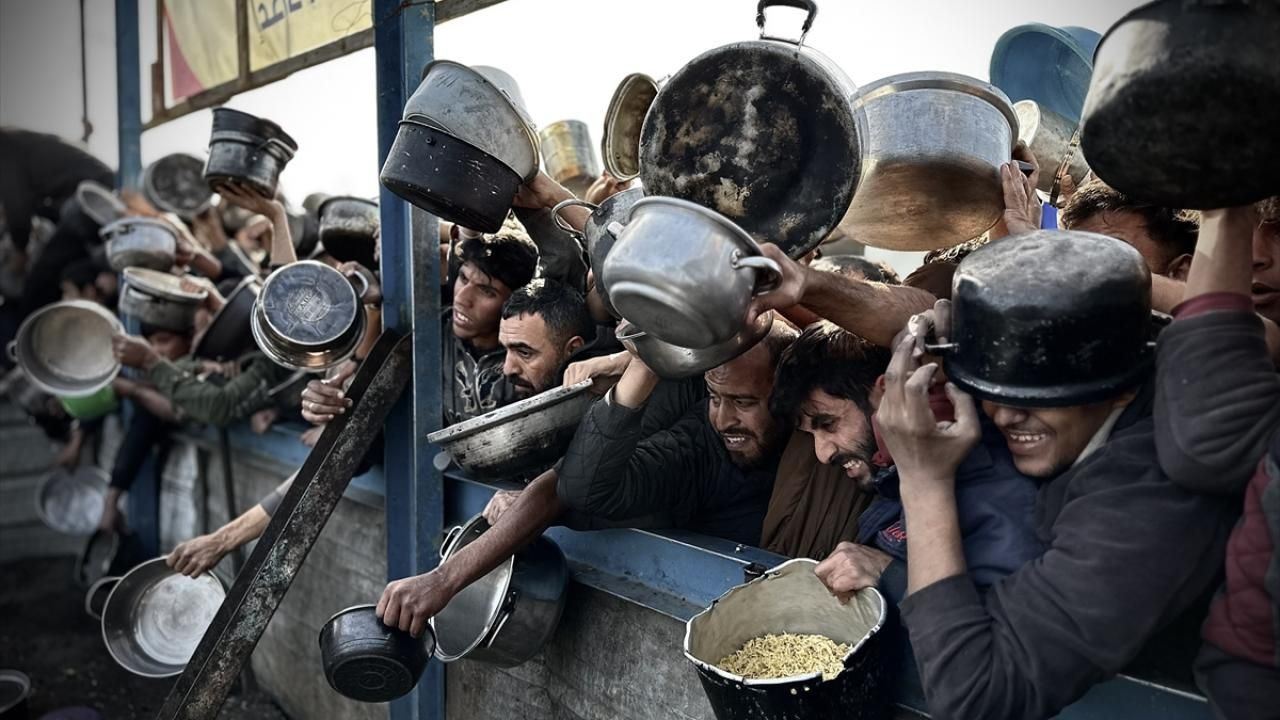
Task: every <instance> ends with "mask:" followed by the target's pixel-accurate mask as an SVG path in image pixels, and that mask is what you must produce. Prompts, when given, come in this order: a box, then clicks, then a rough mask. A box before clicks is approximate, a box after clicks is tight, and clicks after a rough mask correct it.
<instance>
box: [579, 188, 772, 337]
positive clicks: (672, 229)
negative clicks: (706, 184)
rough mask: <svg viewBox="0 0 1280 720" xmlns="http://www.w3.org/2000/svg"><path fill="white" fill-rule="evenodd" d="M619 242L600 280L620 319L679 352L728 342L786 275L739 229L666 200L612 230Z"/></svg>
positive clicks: (644, 206) (653, 200)
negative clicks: (760, 297) (755, 303)
mask: <svg viewBox="0 0 1280 720" xmlns="http://www.w3.org/2000/svg"><path fill="white" fill-rule="evenodd" d="M609 232H610V233H611V234H613V235H614V236H615V237H616V238H617V242H616V243H615V244H614V246H613V249H612V250H610V252H609V257H608V258H607V259H606V260H605V261H604V266H603V267H602V268H601V269H600V272H601V274H602V276H603V278H604V281H605V284H606V285H607V286H608V287H609V298H610V299H611V300H612V301H613V305H614V307H616V308H617V309H618V312H620V313H622V316H623V317H625V318H626V319H628V320H630V321H631V322H633V323H635V325H636V326H637V327H639V328H640V329H641V330H644V331H645V332H647V333H649V334H651V335H654V336H656V337H657V338H658V339H660V340H665V341H666V342H669V343H672V344H673V345H679V346H680V347H685V348H692V349H695V350H697V349H701V348H708V347H711V346H712V345H717V344H719V343H723V342H727V341H728V340H730V339H731V338H733V337H734V336H735V335H737V334H738V333H739V332H740V331H741V330H742V328H743V325H744V324H745V323H746V316H747V306H748V305H749V304H750V303H751V298H752V296H753V295H754V294H756V293H759V292H763V291H765V290H767V289H768V288H769V287H771V286H772V284H773V283H775V282H776V281H777V279H778V277H779V276H780V273H781V270H780V269H779V268H778V264H777V263H775V262H774V261H772V260H770V259H768V258H766V257H762V256H760V248H759V246H757V245H756V243H755V241H754V240H752V239H751V236H750V235H748V234H747V233H746V232H745V231H743V229H742V228H740V227H738V226H737V225H735V224H734V223H733V222H732V221H730V220H729V219H728V218H726V217H724V216H723V215H720V214H719V213H717V212H715V211H713V210H708V209H707V208H704V207H702V206H701V205H697V204H695V203H691V202H688V201H686V200H678V199H675V198H667V197H647V198H644V199H643V200H640V201H638V202H637V203H636V204H635V206H634V207H632V209H631V218H630V221H629V222H628V223H627V224H626V225H625V226H623V225H622V223H617V222H614V223H610V225H609Z"/></svg>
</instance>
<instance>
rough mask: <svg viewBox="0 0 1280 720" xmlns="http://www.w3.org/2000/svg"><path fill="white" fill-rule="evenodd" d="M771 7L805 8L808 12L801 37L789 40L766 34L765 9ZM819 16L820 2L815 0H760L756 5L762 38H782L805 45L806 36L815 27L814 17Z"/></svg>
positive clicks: (757, 25) (801, 28)
mask: <svg viewBox="0 0 1280 720" xmlns="http://www.w3.org/2000/svg"><path fill="white" fill-rule="evenodd" d="M771 7H793V8H796V9H798V10H804V11H806V12H807V13H809V14H808V16H807V17H805V19H804V25H801V26H800V39H799V40H789V39H787V38H782V37H776V36H773V35H766V34H765V32H764V11H765V8H771ZM817 16H818V4H817V3H815V2H813V0H760V2H759V4H757V5H756V27H758V28H760V39H761V40H782V41H783V42H789V43H792V44H795V45H804V38H805V36H806V35H808V34H809V30H810V29H811V28H812V27H813V19H814V18H816V17H817Z"/></svg>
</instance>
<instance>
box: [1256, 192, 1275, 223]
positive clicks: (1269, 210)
mask: <svg viewBox="0 0 1280 720" xmlns="http://www.w3.org/2000/svg"><path fill="white" fill-rule="evenodd" d="M1254 207H1255V208H1256V209H1257V211H1258V221H1259V222H1277V221H1280V195H1275V196H1272V197H1269V198H1267V199H1266V200H1259V201H1258V203H1257V205H1255V206H1254Z"/></svg>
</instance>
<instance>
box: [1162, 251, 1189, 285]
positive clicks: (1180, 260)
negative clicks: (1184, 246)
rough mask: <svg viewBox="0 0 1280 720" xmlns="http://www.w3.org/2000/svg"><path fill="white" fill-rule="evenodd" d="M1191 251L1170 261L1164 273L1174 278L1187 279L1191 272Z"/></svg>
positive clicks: (1184, 280) (1183, 280)
mask: <svg viewBox="0 0 1280 720" xmlns="http://www.w3.org/2000/svg"><path fill="white" fill-rule="evenodd" d="M1191 258H1192V256H1191V253H1182V254H1181V255H1179V256H1178V257H1176V258H1174V259H1173V260H1170V261H1169V264H1168V265H1166V266H1165V269H1164V274H1165V275H1168V276H1169V277H1171V278H1173V279H1174V280H1181V281H1182V282H1186V281H1187V275H1188V274H1189V273H1190V272H1191Z"/></svg>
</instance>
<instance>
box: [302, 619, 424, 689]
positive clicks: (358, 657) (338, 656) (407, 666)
mask: <svg viewBox="0 0 1280 720" xmlns="http://www.w3.org/2000/svg"><path fill="white" fill-rule="evenodd" d="M376 610H377V606H376V605H356V606H355V607H349V608H347V609H346V610H342V611H340V612H337V613H334V615H333V617H331V618H329V620H328V621H327V622H325V624H324V627H322V628H320V657H321V659H322V660H323V662H324V677H325V679H326V680H328V681H329V687H331V688H333V689H334V690H336V691H338V694H340V695H343V696H345V697H349V698H351V699H352V700H359V701H360V702H368V703H382V702H390V701H392V700H395V699H396V698H398V697H401V696H403V695H406V694H407V693H408V692H409V691H410V690H412V689H413V686H414V685H416V684H417V683H418V678H419V677H420V676H421V675H422V671H423V670H424V669H426V667H427V662H428V661H429V660H431V655H432V653H434V652H435V649H436V640H435V633H434V632H433V631H432V629H431V628H430V627H428V628H426V629H425V630H424V631H423V634H422V637H420V638H418V639H414V637H413V636H412V635H410V634H409V633H407V632H404V631H402V630H398V629H396V628H392V627H388V626H386V625H384V624H383V623H382V620H380V619H379V618H378V615H377V613H376Z"/></svg>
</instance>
